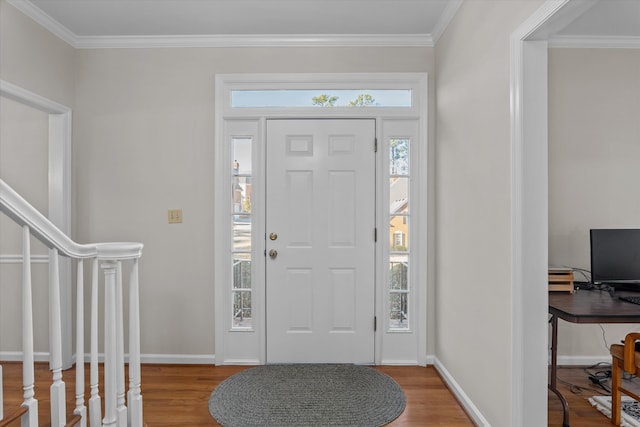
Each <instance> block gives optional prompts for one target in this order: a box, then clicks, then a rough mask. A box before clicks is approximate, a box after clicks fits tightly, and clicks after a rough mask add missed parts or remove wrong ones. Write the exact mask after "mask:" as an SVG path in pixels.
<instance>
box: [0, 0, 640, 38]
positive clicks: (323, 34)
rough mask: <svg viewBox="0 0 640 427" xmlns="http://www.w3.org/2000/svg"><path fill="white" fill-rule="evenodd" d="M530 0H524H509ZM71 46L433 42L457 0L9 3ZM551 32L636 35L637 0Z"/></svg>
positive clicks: (590, 1)
mask: <svg viewBox="0 0 640 427" xmlns="http://www.w3.org/2000/svg"><path fill="white" fill-rule="evenodd" d="M513 1H527V0H513ZM8 2H9V3H11V4H12V5H14V6H15V7H17V8H18V9H20V10H22V11H23V12H24V13H26V14H27V15H29V16H31V17H32V18H33V19H35V20H36V21H37V22H39V23H40V24H42V25H43V26H45V27H46V28H48V29H49V30H50V31H52V32H53V33H54V34H56V35H58V36H60V37H61V38H63V39H64V40H66V41H67V42H68V43H70V44H72V45H74V46H76V47H118V46H128V47H134V46H136V45H140V46H152V45H154V43H155V45H156V46H164V45H166V46H171V45H174V46H175V45H180V44H183V45H265V44H279V45H283V44H296V43H298V44H304V45H313V44H316V45H322V44H325V45H330V44H352V45H358V44H360V45H364V44H369V45H381V44H387V45H423V46H433V45H434V44H435V42H437V40H438V38H439V37H440V35H441V34H442V32H443V31H444V29H445V28H446V26H447V25H448V23H449V21H450V20H451V18H452V17H453V16H454V15H455V13H456V11H457V10H458V7H459V6H460V4H461V3H462V0H8ZM583 4H584V6H582V8H583V9H584V10H585V12H584V13H583V14H582V15H581V16H580V17H579V18H578V19H575V20H574V21H573V22H569V23H563V24H562V27H561V28H558V29H556V30H555V33H554V34H551V37H552V38H553V37H554V36H557V37H558V38H559V39H562V40H565V41H566V40H572V39H578V38H583V39H584V38H585V37H586V38H592V39H593V38H594V37H600V38H602V37H606V38H608V39H609V40H610V39H611V38H612V37H615V38H618V39H620V38H623V39H624V40H626V41H629V40H633V43H638V40H640V0H585V1H584V2H583Z"/></svg>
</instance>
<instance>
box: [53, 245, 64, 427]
mask: <svg viewBox="0 0 640 427" xmlns="http://www.w3.org/2000/svg"><path fill="white" fill-rule="evenodd" d="M49 259H50V262H49V331H50V332H49V333H50V335H49V348H50V351H51V362H50V365H51V370H52V376H53V378H52V379H53V382H52V384H51V387H50V391H51V425H52V426H56V427H63V426H64V425H65V424H66V420H67V404H66V394H65V384H64V381H62V325H61V317H60V275H59V270H58V250H57V249H56V248H54V249H50V251H49Z"/></svg>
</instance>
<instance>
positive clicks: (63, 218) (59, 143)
mask: <svg viewBox="0 0 640 427" xmlns="http://www.w3.org/2000/svg"><path fill="white" fill-rule="evenodd" d="M0 96H2V97H5V98H8V99H12V100H14V101H16V102H19V103H21V104H24V105H27V106H29V107H32V108H34V109H36V110H39V111H42V112H44V113H47V114H48V115H49V140H48V145H49V160H48V164H49V175H48V176H49V183H48V187H49V190H48V193H49V203H48V210H49V219H50V220H51V221H52V222H53V223H54V224H55V225H56V226H57V227H58V228H60V229H61V230H62V231H63V232H64V233H65V234H67V235H69V236H70V235H71V133H72V129H71V115H72V111H71V108H69V107H67V106H65V105H62V104H59V103H57V102H55V101H52V100H50V99H47V98H45V97H42V96H40V95H37V94H35V93H33V92H30V91H28V90H26V89H24V88H22V87H20V86H16V85H14V84H12V83H9V82H7V81H5V80H0ZM0 258H7V260H6V261H7V262H8V261H10V258H15V257H12V256H11V255H8V256H0ZM20 262H22V260H21V259H20ZM59 268H60V284H61V289H60V293H61V295H60V299H61V304H62V307H61V313H62V317H63V318H62V363H63V367H64V368H65V369H66V368H69V367H71V366H72V364H73V354H72V352H73V344H72V313H73V310H72V309H71V307H72V287H71V260H68V259H61V260H60V267H59ZM50 323H52V322H50ZM50 335H51V336H52V334H50Z"/></svg>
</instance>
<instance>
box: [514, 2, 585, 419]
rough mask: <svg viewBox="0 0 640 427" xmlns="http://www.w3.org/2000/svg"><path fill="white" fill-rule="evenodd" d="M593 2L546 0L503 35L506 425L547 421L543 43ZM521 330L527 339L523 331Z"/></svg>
mask: <svg viewBox="0 0 640 427" xmlns="http://www.w3.org/2000/svg"><path fill="white" fill-rule="evenodd" d="M593 3H594V2H593V1H581V0H549V1H547V2H545V3H544V4H543V5H542V6H541V7H540V8H539V9H538V11H536V13H534V14H533V15H532V16H531V17H529V18H528V19H527V20H526V21H525V22H524V23H522V25H520V26H519V27H518V28H517V29H516V30H515V31H514V33H512V35H511V40H510V68H511V69H510V76H511V77H510V93H511V95H510V96H511V146H512V175H511V184H512V185H511V188H512V206H511V212H512V230H513V233H512V236H513V237H512V258H511V259H512V264H511V271H512V283H513V287H512V306H513V310H512V313H513V316H512V325H513V328H512V330H513V334H512V352H513V353H512V354H513V363H512V375H511V378H512V381H511V384H512V387H511V389H512V391H513V400H512V412H511V413H512V423H511V424H512V425H519V426H539V425H545V424H546V414H547V369H548V363H547V359H548V354H547V353H548V322H547V315H546V313H547V309H548V292H547V289H546V288H542V287H540V286H539V284H540V283H542V282H544V281H545V280H546V279H545V277H546V274H547V273H546V272H547V267H548V255H547V253H548V232H549V230H548V217H547V216H548V213H547V204H548V189H547V185H548V184H547V183H548V172H547V165H548V160H547V145H548V140H547V139H548V137H547V117H548V102H547V95H546V94H547V68H546V64H547V43H546V40H547V39H548V38H549V34H550V33H551V30H550V29H554V28H557V26H558V20H561V21H563V22H565V23H567V22H571V21H572V20H573V19H575V18H576V17H577V16H579V15H580V14H581V13H583V12H584V11H585V10H586V8H588V7H590V6H591V5H593ZM525 337H526V338H525Z"/></svg>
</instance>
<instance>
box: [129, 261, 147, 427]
mask: <svg viewBox="0 0 640 427" xmlns="http://www.w3.org/2000/svg"><path fill="white" fill-rule="evenodd" d="M139 301H140V295H139V284H138V259H133V260H132V264H131V270H130V273H129V392H128V395H127V403H128V404H129V420H128V421H129V426H131V427H142V426H143V425H144V424H143V422H142V419H143V414H142V395H141V392H140V382H141V378H140V302H139Z"/></svg>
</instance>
